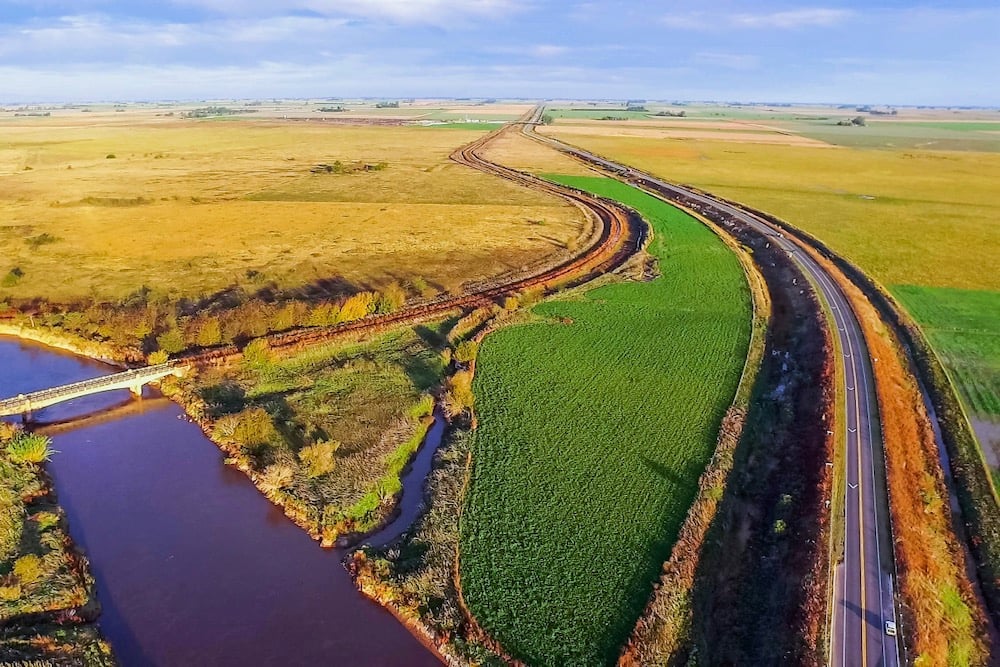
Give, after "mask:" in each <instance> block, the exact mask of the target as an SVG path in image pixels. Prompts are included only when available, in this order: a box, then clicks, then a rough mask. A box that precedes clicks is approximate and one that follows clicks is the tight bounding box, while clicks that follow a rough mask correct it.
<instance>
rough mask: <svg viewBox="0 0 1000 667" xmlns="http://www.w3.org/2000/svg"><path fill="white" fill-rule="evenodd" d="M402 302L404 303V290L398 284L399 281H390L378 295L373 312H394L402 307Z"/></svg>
mask: <svg viewBox="0 0 1000 667" xmlns="http://www.w3.org/2000/svg"><path fill="white" fill-rule="evenodd" d="M404 303H406V292H405V291H403V288H402V287H400V286H399V283H392V284H391V285H389V286H388V287H386V288H385V290H383V291H382V294H381V295H380V296H379V299H378V303H377V304H376V306H375V312H377V313H381V314H383V315H385V314H387V313H394V312H396V311H397V310H399V309H400V308H402V307H403V304H404Z"/></svg>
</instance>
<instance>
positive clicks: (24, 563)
mask: <svg viewBox="0 0 1000 667" xmlns="http://www.w3.org/2000/svg"><path fill="white" fill-rule="evenodd" d="M14 576H15V577H17V580H18V581H19V582H20V583H21V584H24V585H27V584H33V583H34V582H36V581H38V578H39V577H41V576H42V559H41V558H40V557H38V556H36V555H35V554H28V555H26V556H21V557H20V558H18V559H17V560H16V561H14Z"/></svg>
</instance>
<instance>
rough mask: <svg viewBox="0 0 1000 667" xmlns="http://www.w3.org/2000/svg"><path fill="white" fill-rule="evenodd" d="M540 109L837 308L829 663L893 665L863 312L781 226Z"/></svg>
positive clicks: (616, 170) (883, 513)
mask: <svg viewBox="0 0 1000 667" xmlns="http://www.w3.org/2000/svg"><path fill="white" fill-rule="evenodd" d="M541 114H542V107H539V108H538V109H536V111H535V114H534V115H533V116H532V118H531V122H528V123H525V125H524V127H523V131H524V133H525V135H527V136H529V137H532V138H534V139H536V140H539V141H542V142H544V143H546V144H548V145H550V146H553V147H555V148H556V149H558V150H560V151H562V152H564V153H568V154H570V155H572V156H574V157H576V158H579V159H581V160H583V161H585V162H587V163H589V164H591V165H593V166H597V167H599V168H601V169H603V170H605V171H609V172H611V173H612V174H615V175H616V176H617V177H619V178H621V179H622V180H625V181H628V182H629V183H631V184H633V185H635V186H636V187H639V188H641V189H643V190H646V191H648V192H650V193H652V194H654V195H657V196H660V197H665V198H667V199H677V198H681V199H684V200H688V201H692V200H693V201H695V202H697V203H698V204H699V205H701V206H703V207H704V208H705V209H706V210H708V211H710V212H715V213H717V214H721V215H723V216H729V217H732V218H736V219H739V220H740V221H741V222H743V223H745V224H747V225H749V226H750V227H752V228H754V229H756V230H757V231H758V232H760V233H761V234H762V235H765V236H768V237H770V242H772V243H775V244H777V245H778V247H780V248H781V249H782V250H784V251H785V252H787V253H789V255H790V256H791V257H792V258H793V259H794V261H795V262H796V263H797V264H798V266H799V267H800V268H801V269H802V271H803V272H804V273H805V274H806V275H807V276H808V277H809V279H810V280H811V281H812V283H813V285H814V286H815V289H816V291H817V292H818V293H819V294H820V296H821V298H822V299H823V300H824V301H825V302H826V305H827V306H828V307H829V309H830V312H831V313H832V321H831V322H830V324H831V328H832V329H836V330H835V331H833V332H832V333H833V335H834V339H835V340H837V341H838V343H839V348H840V352H841V354H842V355H843V362H844V363H843V366H844V373H843V376H842V380H843V385H844V386H843V387H842V388H841V391H840V392H839V394H840V396H842V397H843V401H844V403H843V414H844V424H843V425H842V426H843V429H844V441H845V443H846V452H845V454H846V456H845V457H844V458H845V461H846V474H845V478H846V483H847V484H846V487H845V498H844V501H843V506H844V508H845V517H844V519H845V520H844V532H845V535H844V559H843V561H842V562H841V563H839V564H837V566H836V570H835V573H836V574H835V583H834V599H833V601H832V607H831V615H832V619H831V620H832V627H831V628H830V664H831V665H835V666H838V667H839V666H854V665H860V666H864V667H867V666H869V665H870V666H872V667H876V666H879V665H885V666H888V667H895V666H896V665H898V664H899V662H900V660H899V647H898V644H897V642H896V639H895V638H894V637H890V636H887V635H886V630H885V627H886V621H894V620H895V612H894V608H895V607H894V597H893V584H892V577H891V574H890V573H891V572H892V571H893V570H894V567H893V560H892V559H893V556H892V553H891V549H892V547H891V545H892V540H891V535H890V527H889V525H888V498H887V497H886V494H885V489H884V488H883V487H882V486H880V485H879V484H878V483H877V482H876V478H880V479H881V478H884V473H882V472H881V471H880V472H879V473H878V474H877V472H876V470H877V468H882V467H884V459H883V457H882V455H881V451H882V443H881V441H880V438H881V433H880V431H879V428H878V419H879V414H878V402H877V395H876V390H875V382H874V377H873V375H872V369H871V364H870V361H869V354H868V349H867V347H866V346H865V342H864V336H863V335H862V333H861V327H860V325H859V324H858V320H857V316H856V315H855V313H854V310H853V309H852V308H851V306H850V303H849V302H848V300H847V298H846V297H845V296H844V293H843V291H842V290H841V289H840V286H839V285H837V284H836V282H835V281H834V280H833V279H832V278H831V277H830V275H829V274H828V273H827V272H826V270H825V269H824V268H823V267H821V266H820V265H819V264H818V263H817V262H816V261H814V260H813V258H812V257H811V256H810V255H809V254H808V253H806V252H804V251H803V246H802V245H800V243H799V242H798V241H797V240H795V239H791V238H787V237H786V236H785V235H784V234H783V233H782V232H781V230H780V229H778V228H777V227H775V226H774V225H772V224H770V223H768V222H767V221H765V220H763V219H761V218H758V217H757V216H755V215H753V214H751V213H749V212H747V211H744V210H743V209H740V208H737V207H735V206H732V205H730V204H727V203H726V202H723V201H720V200H718V199H715V198H714V197H710V196H707V195H705V194H703V193H700V192H696V191H693V190H689V189H687V188H683V187H680V186H677V185H673V184H671V183H667V182H665V181H663V180H660V179H658V178H655V177H653V176H651V175H649V174H644V173H641V172H638V171H636V170H634V169H631V168H630V167H627V166H625V165H621V164H618V163H616V162H612V161H610V160H607V159H605V158H602V157H600V156H597V155H594V154H592V153H589V152H587V151H584V150H581V149H578V148H575V147H572V146H569V145H567V144H564V143H562V142H561V141H558V140H556V139H553V138H551V137H545V136H542V135H539V134H536V133H535V132H533V131H532V128H533V125H534V124H536V123H537V122H538V120H539V119H540V118H541Z"/></svg>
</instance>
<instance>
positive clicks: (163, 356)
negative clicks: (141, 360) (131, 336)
mask: <svg viewBox="0 0 1000 667" xmlns="http://www.w3.org/2000/svg"><path fill="white" fill-rule="evenodd" d="M169 358H170V355H168V354H167V353H166V352H164V351H163V350H157V351H155V352H150V353H149V356H148V357H146V361H147V362H149V365H150V366H155V365H156V364H162V363H165V362H166V361H167V359H169Z"/></svg>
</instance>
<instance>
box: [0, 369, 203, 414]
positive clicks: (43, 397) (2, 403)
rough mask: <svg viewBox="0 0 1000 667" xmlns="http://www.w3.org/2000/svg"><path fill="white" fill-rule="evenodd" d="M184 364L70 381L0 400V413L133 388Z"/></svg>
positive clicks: (180, 371) (175, 371) (174, 371)
mask: <svg viewBox="0 0 1000 667" xmlns="http://www.w3.org/2000/svg"><path fill="white" fill-rule="evenodd" d="M185 370H186V368H185V367H184V366H180V365H178V364H176V363H174V362H167V363H164V364H157V365H155V366H145V367H143V368H134V369H132V370H128V371H124V372H121V373H114V374H112V375H103V376H101V377H96V378H91V379H89V380H82V381H80V382H73V383H70V384H65V385H61V386H59V387H51V388H49V389H42V390H39V391H35V392H31V393H30V394H20V395H18V396H12V397H11V398H6V399H3V400H0V416H5V415H21V414H26V413H29V412H31V411H32V410H40V409H42V408H44V407H48V406H50V405H55V404H56V403H62V402H63V401H69V400H71V399H74V398H79V397H81V396H88V395H90V394H97V393H100V392H104V391H113V390H115V389H132V388H135V387H141V386H142V385H145V384H147V383H149V382H154V381H156V380H159V379H161V378H164V377H166V376H168V375H182V374H183V373H184V372H185Z"/></svg>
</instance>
